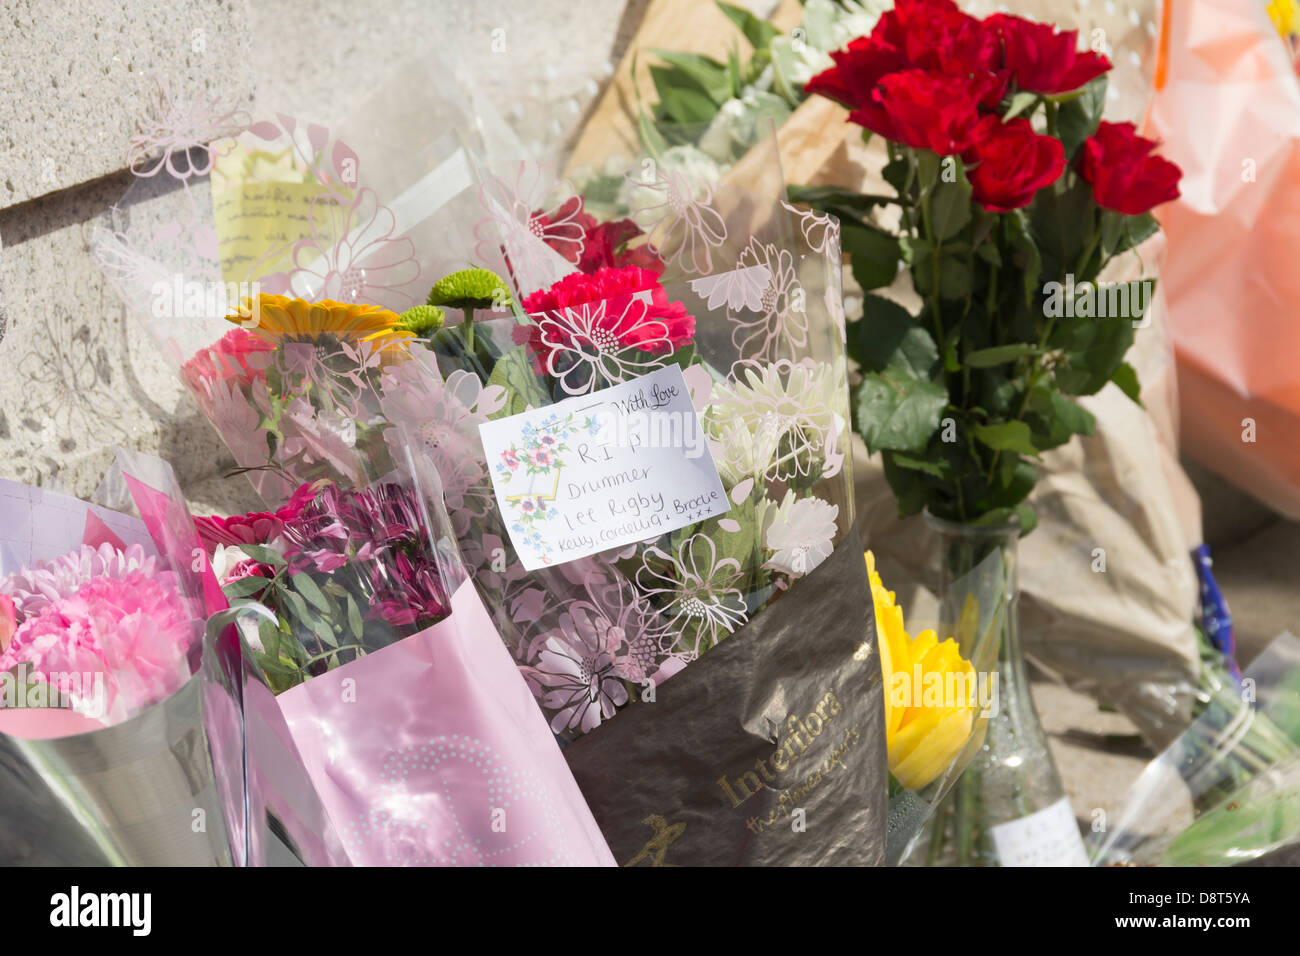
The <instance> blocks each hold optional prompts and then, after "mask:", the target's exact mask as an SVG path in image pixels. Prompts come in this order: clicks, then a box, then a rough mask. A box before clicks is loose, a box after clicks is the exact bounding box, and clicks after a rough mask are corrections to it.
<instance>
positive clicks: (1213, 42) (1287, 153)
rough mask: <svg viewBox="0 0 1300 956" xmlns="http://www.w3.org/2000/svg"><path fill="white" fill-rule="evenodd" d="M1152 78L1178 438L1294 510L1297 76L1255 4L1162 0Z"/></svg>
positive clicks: (1299, 182) (1298, 376)
mask: <svg viewBox="0 0 1300 956" xmlns="http://www.w3.org/2000/svg"><path fill="white" fill-rule="evenodd" d="M1156 87H1157V91H1156V96H1155V99H1154V101H1153V104H1152V108H1151V113H1150V116H1149V118H1148V122H1147V132H1148V134H1149V135H1152V136H1154V137H1156V138H1158V139H1160V140H1163V141H1164V146H1163V147H1162V150H1161V151H1162V152H1163V153H1164V155H1166V156H1167V157H1168V158H1169V159H1171V160H1173V161H1174V162H1176V163H1178V164H1179V165H1180V166H1181V167H1182V168H1183V174H1184V175H1183V181H1182V185H1181V188H1182V198H1181V199H1179V200H1178V201H1177V202H1174V203H1170V204H1168V205H1166V206H1163V207H1161V208H1160V209H1158V210H1157V215H1158V216H1159V218H1160V221H1161V225H1162V226H1163V227H1164V231H1165V234H1166V236H1167V239H1168V253H1167V255H1166V256H1165V258H1164V260H1163V265H1162V269H1161V275H1160V282H1161V285H1162V287H1163V289H1164V293H1165V296H1166V299H1167V301H1168V305H1169V326H1170V329H1171V331H1172V335H1173V339H1174V346H1175V350H1176V354H1177V360H1178V386H1179V394H1180V403H1181V419H1182V444H1183V447H1184V449H1185V450H1186V451H1187V452H1188V453H1189V454H1190V455H1191V456H1192V457H1193V458H1195V459H1197V460H1198V461H1200V462H1202V463H1203V464H1205V465H1206V466H1208V467H1210V468H1212V469H1213V470H1214V471H1216V472H1218V473H1219V474H1221V475H1223V476H1224V477H1225V478H1227V479H1228V480H1229V481H1231V482H1233V483H1234V484H1237V485H1239V486H1240V487H1242V488H1244V489H1246V490H1247V491H1249V492H1250V493H1252V494H1253V495H1255V496H1256V497H1258V498H1260V499H1262V500H1263V501H1264V502H1266V503H1267V504H1269V505H1271V506H1272V507H1273V508H1275V509H1277V510H1278V511H1281V512H1283V513H1285V514H1288V515H1290V516H1291V517H1293V518H1300V367H1297V360H1300V268H1297V261H1298V260H1300V84H1298V83H1297V80H1296V75H1295V73H1294V71H1293V67H1292V64H1291V61H1290V57H1289V52H1288V50H1287V48H1286V45H1285V44H1284V42H1283V41H1282V39H1281V37H1279V36H1278V34H1277V32H1276V30H1275V29H1274V28H1273V25H1272V23H1270V22H1269V19H1268V16H1267V15H1266V13H1265V11H1264V3H1263V2H1261V0H1176V2H1175V0H1166V2H1165V33H1164V36H1163V37H1162V43H1161V63H1160V68H1159V69H1158V70H1157V76H1156ZM1252 423H1253V434H1252V431H1251V424H1252ZM1252 437H1253V438H1254V440H1253V441H1251V440H1250V438H1252Z"/></svg>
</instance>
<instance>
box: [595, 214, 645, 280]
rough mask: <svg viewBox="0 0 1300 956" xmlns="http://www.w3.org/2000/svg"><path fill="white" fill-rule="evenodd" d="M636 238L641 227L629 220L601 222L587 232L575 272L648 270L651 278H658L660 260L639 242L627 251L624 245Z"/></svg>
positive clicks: (640, 233)
mask: <svg viewBox="0 0 1300 956" xmlns="http://www.w3.org/2000/svg"><path fill="white" fill-rule="evenodd" d="M640 235H642V230H641V227H640V226H638V225H637V224H636V223H634V222H633V221H632V220H631V219H619V220H617V221H615V222H602V223H601V224H600V225H598V226H596V227H595V228H593V229H589V230H588V231H587V236H586V241H585V242H584V244H583V247H582V257H581V258H580V259H579V260H578V271H579V272H584V273H586V274H587V275H591V274H592V273H593V272H596V271H597V270H599V269H621V268H623V267H625V266H637V267H638V268H641V269H648V270H650V271H651V272H653V273H654V274H655V275H662V274H663V271H664V264H663V260H661V259H660V258H659V257H658V256H657V255H655V254H654V252H653V250H651V248H650V246H649V245H648V244H646V243H642V244H641V245H639V246H637V247H636V248H635V249H629V248H628V243H629V242H631V241H632V240H633V239H635V238H637V237H638V236H640Z"/></svg>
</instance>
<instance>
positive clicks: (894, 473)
mask: <svg viewBox="0 0 1300 956" xmlns="http://www.w3.org/2000/svg"><path fill="white" fill-rule="evenodd" d="M894 456H895V453H894V452H891V451H887V452H885V453H884V454H882V455H881V456H880V460H881V462H882V463H883V464H884V466H885V480H886V481H888V482H889V487H890V489H891V490H892V491H893V492H894V498H895V499H896V500H897V502H898V516H899V517H900V518H906V517H908V516H909V515H914V514H919V513H920V511H921V509H922V508H924V507H925V487H924V486H923V485H922V484H921V477H920V473H919V472H916V471H913V470H912V469H909V468H904V467H902V466H900V465H899V464H897V463H896V462H895V461H894Z"/></svg>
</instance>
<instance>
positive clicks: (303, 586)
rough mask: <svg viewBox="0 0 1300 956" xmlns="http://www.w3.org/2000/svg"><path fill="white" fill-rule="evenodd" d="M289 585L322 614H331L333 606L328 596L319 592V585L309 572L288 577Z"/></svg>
mask: <svg viewBox="0 0 1300 956" xmlns="http://www.w3.org/2000/svg"><path fill="white" fill-rule="evenodd" d="M289 585H290V586H291V587H293V588H294V589H295V590H297V592H298V593H299V594H301V595H302V596H303V597H305V598H306V599H307V600H308V601H310V602H311V603H312V604H313V605H314V606H315V607H316V609H317V610H318V611H320V612H322V613H324V614H332V613H333V612H334V608H333V607H332V606H331V605H330V602H329V598H327V597H325V595H324V594H322V593H321V589H320V587H319V586H318V585H317V584H316V582H315V581H313V580H312V578H311V575H310V574H295V575H293V577H291V578H290V579H289Z"/></svg>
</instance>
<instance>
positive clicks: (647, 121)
mask: <svg viewBox="0 0 1300 956" xmlns="http://www.w3.org/2000/svg"><path fill="white" fill-rule="evenodd" d="M636 132H637V138H638V139H640V141H641V148H642V149H644V150H645V151H646V152H647V153H648V154H649V155H650V156H652V157H653V158H655V159H658V158H659V157H660V156H662V155H663V154H664V152H665V150H667V149H668V148H669V147H668V140H666V139H664V134H663V133H661V132H660V131H659V127H657V126H656V125H655V123H654V120H652V119H651V118H650V114H648V113H647V112H646V111H645V110H643V109H640V110H637V114H636Z"/></svg>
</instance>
